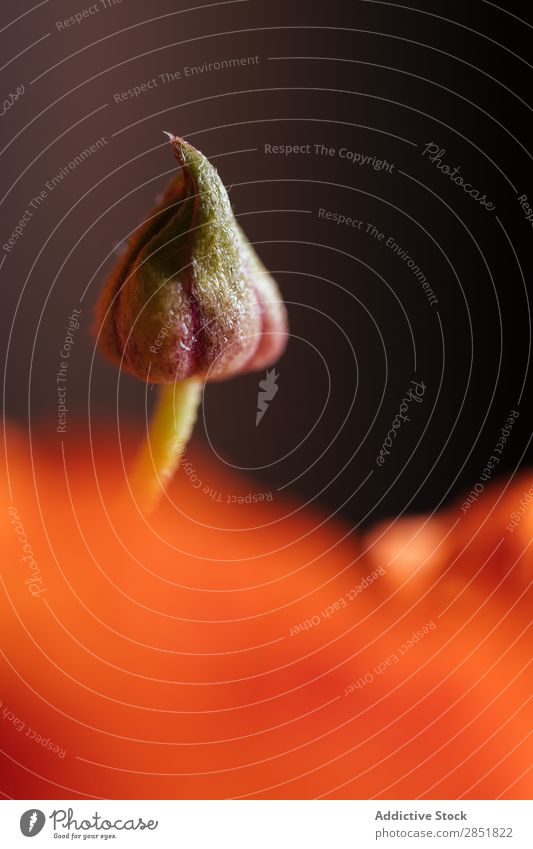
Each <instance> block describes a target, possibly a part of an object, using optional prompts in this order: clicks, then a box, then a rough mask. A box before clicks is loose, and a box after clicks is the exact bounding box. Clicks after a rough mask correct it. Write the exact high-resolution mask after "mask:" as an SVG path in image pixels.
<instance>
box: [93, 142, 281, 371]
mask: <svg viewBox="0 0 533 849" xmlns="http://www.w3.org/2000/svg"><path fill="white" fill-rule="evenodd" d="M169 137H170V141H171V144H172V148H173V151H174V155H175V156H176V159H177V160H178V162H179V165H180V168H179V171H178V173H177V174H176V176H175V177H174V178H173V179H172V180H171V182H170V183H169V185H168V187H167V190H166V192H165V194H164V196H163V198H162V200H161V203H160V204H159V206H157V207H156V209H155V210H154V211H153V213H152V214H151V215H150V217H149V218H148V219H147V221H146V222H145V223H144V224H143V225H142V226H141V227H139V229H138V230H137V231H136V232H135V234H134V236H133V237H132V239H131V240H130V242H129V245H128V249H127V251H126V253H125V254H124V256H123V257H122V259H121V262H120V263H119V265H118V267H117V268H116V269H115V271H114V272H113V274H112V275H111V277H110V278H109V280H108V282H107V284H106V286H105V287H104V291H103V292H102V295H101V298H100V301H99V304H98V307H97V328H96V329H97V331H99V340H98V341H99V345H100V347H101V349H102V350H103V352H104V353H105V354H106V355H107V356H108V357H109V358H110V359H112V360H113V361H114V362H115V363H117V365H120V367H121V368H124V369H125V370H126V371H128V372H130V373H132V374H134V375H136V376H137V377H139V378H141V379H143V380H149V381H150V382H152V383H171V382H174V381H175V380H184V379H186V378H190V377H197V378H201V379H204V380H210V379H211V380H212V379H221V378H225V377H229V376H230V375H232V374H236V373H242V372H246V371H253V370H256V369H263V368H266V367H267V366H269V365H271V364H272V363H273V362H275V361H276V360H277V359H278V357H279V356H280V355H281V353H282V352H283V350H284V348H285V345H286V340H287V317H286V312H285V308H284V306H283V303H282V301H281V298H280V294H279V291H278V288H277V286H276V283H275V282H274V280H273V279H272V277H270V275H269V274H268V272H267V271H266V270H265V268H264V267H263V265H262V264H261V262H260V260H259V258H258V257H257V255H256V254H255V251H254V250H253V248H252V246H251V245H250V243H249V242H248V240H247V238H246V236H245V235H244V233H243V232H242V230H241V229H240V227H239V225H238V224H237V222H236V220H235V217H234V215H233V212H232V209H231V205H230V202H229V198H228V194H227V192H226V190H225V188H224V186H223V184H222V181H221V180H220V177H219V176H218V174H217V172H216V170H215V168H214V167H213V166H212V165H211V163H210V162H208V160H207V159H206V158H205V156H203V155H202V154H201V153H200V152H199V151H198V150H196V149H195V148H194V147H192V145H190V144H188V143H187V142H185V141H183V139H180V138H177V137H176V136H172V135H170V134H169Z"/></svg>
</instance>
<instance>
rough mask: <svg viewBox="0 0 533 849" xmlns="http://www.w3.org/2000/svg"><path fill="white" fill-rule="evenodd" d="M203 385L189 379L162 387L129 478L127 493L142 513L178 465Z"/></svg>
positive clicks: (154, 502) (154, 504)
mask: <svg viewBox="0 0 533 849" xmlns="http://www.w3.org/2000/svg"><path fill="white" fill-rule="evenodd" d="M202 388H203V382H202V381H201V380H198V379H197V378H189V379H188V380H181V381H178V382H176V383H170V384H164V385H162V386H161V388H160V390H159V398H158V401H157V407H156V409H155V411H154V414H153V417H152V420H151V422H150V430H149V432H148V435H147V438H146V441H145V443H144V444H143V446H142V448H141V450H140V452H139V454H138V456H137V459H136V460H135V463H134V465H133V468H132V470H131V474H130V475H129V485H130V490H131V493H132V495H133V498H134V499H135V501H136V503H137V505H138V506H139V507H140V509H141V510H142V512H143V513H145V514H149V513H152V512H153V511H154V510H155V508H156V507H157V505H158V503H159V499H160V498H161V496H162V494H163V492H164V491H165V490H166V488H167V486H168V485H169V483H170V481H171V480H172V477H173V475H174V472H175V470H176V468H177V466H178V465H179V462H180V459H181V455H182V454H183V450H184V448H185V446H186V445H187V442H188V441H189V438H190V436H191V433H192V429H193V427H194V423H195V421H196V415H197V411H198V405H199V403H200V399H201V395H202Z"/></svg>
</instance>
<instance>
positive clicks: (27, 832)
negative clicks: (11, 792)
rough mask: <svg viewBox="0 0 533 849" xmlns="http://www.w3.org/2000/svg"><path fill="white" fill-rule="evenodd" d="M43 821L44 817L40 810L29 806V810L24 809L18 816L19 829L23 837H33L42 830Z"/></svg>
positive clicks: (44, 820)
mask: <svg viewBox="0 0 533 849" xmlns="http://www.w3.org/2000/svg"><path fill="white" fill-rule="evenodd" d="M45 822H46V817H45V815H44V814H43V812H42V811H39V810H38V809H37V808H30V810H29V811H24V813H23V814H22V816H21V818H20V830H21V832H22V833H23V835H24V837H35V835H36V834H39V832H40V831H41V830H42V828H43V826H44V824H45Z"/></svg>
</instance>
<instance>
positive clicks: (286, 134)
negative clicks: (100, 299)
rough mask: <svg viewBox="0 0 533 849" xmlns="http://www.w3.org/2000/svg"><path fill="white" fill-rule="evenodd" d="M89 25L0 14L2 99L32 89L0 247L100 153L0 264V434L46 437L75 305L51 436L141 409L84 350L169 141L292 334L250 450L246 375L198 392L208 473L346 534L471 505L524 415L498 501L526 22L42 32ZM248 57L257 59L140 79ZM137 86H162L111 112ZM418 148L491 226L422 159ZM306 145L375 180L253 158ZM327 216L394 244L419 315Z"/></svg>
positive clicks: (252, 407) (52, 7)
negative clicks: (208, 172)
mask: <svg viewBox="0 0 533 849" xmlns="http://www.w3.org/2000/svg"><path fill="white" fill-rule="evenodd" d="M89 6H90V4H89V3H86V2H84V0H80V2H79V3H67V2H60V0H49V2H45V3H42V4H33V8H32V6H31V5H30V4H29V3H21V4H17V5H16V6H15V4H4V5H3V7H2V16H3V23H2V26H4V29H3V30H2V32H1V33H0V38H1V39H2V43H3V54H2V55H3V56H4V57H5V58H4V62H7V63H8V64H7V65H5V66H4V68H3V70H2V79H3V92H4V95H3V96H4V97H8V96H9V93H10V92H14V91H15V89H16V87H17V86H19V85H21V84H22V85H24V87H25V91H24V94H23V96H22V97H21V98H19V100H18V101H17V102H16V103H14V104H13V106H12V107H11V108H10V109H8V110H7V112H6V114H5V115H4V116H3V117H2V119H1V120H2V130H3V139H2V172H1V173H2V184H3V185H2V196H3V202H2V240H1V241H2V244H4V243H5V242H6V241H7V239H8V238H9V235H10V233H11V232H12V230H13V229H14V227H15V226H16V225H17V223H18V221H19V219H20V218H21V216H22V215H23V213H24V210H25V209H26V208H27V207H28V204H29V202H30V200H31V198H32V196H33V195H34V194H36V193H37V192H38V191H40V190H41V189H42V188H43V187H44V185H45V183H46V181H47V180H50V179H51V178H52V177H53V176H54V175H55V174H57V173H58V172H59V171H60V170H61V168H62V167H64V166H66V165H67V164H68V162H69V161H70V160H72V159H73V157H74V156H75V155H77V154H78V153H79V152H80V151H82V150H83V149H84V148H85V147H87V146H88V145H89V144H91V143H93V142H94V141H95V140H96V139H98V138H99V137H101V136H104V137H105V138H106V140H107V142H108V143H107V144H106V145H105V146H104V147H103V149H102V150H100V151H99V152H97V153H95V154H94V155H93V156H91V157H90V158H89V159H87V160H86V161H85V162H83V163H82V164H81V165H80V166H79V167H77V168H76V169H75V170H73V171H72V172H71V173H69V174H68V175H67V176H66V177H65V179H64V180H63V181H62V182H61V184H60V185H59V186H57V187H56V188H55V189H54V190H53V191H52V192H49V193H48V195H47V197H46V198H45V200H44V202H43V204H42V205H41V206H40V207H39V209H38V210H36V211H35V214H34V215H33V217H32V218H31V220H30V222H29V223H28V225H27V226H26V228H25V230H24V235H23V236H22V238H20V239H19V240H18V241H17V243H16V245H15V247H14V248H13V250H12V251H10V252H9V253H6V252H5V251H4V250H2V259H3V265H2V269H1V276H2V298H3V300H2V303H3V308H2V310H1V314H0V320H1V323H2V338H3V339H5V348H4V352H3V353H4V358H5V363H6V366H5V371H4V399H5V410H6V414H7V416H8V417H11V418H13V417H15V418H17V419H19V420H21V421H23V422H26V423H28V424H29V425H30V426H31V428H32V432H34V428H35V427H37V426H38V423H39V422H40V421H41V420H46V421H48V422H49V423H50V422H51V427H52V428H53V429H55V419H56V418H57V413H56V406H57V398H56V383H55V375H56V372H57V369H58V362H59V359H60V357H59V350H60V349H61V345H62V342H63V339H64V336H65V325H66V322H67V319H68V316H69V315H70V313H71V311H72V309H73V308H74V307H77V308H81V309H82V316H81V328H80V330H79V331H78V334H77V336H76V342H75V349H74V351H73V353H72V357H71V362H70V367H69V368H70V371H69V379H68V405H69V410H70V412H69V416H70V421H73V417H74V416H76V417H77V418H81V419H82V420H83V421H84V422H85V423H87V422H88V421H89V418H91V421H93V420H96V419H98V418H104V419H106V420H107V421H108V422H109V426H110V427H111V426H117V424H118V425H119V426H122V424H123V423H124V420H125V418H126V417H134V416H135V417H138V418H139V420H142V418H143V417H144V415H145V395H146V392H145V387H144V386H143V385H142V384H141V383H139V382H138V381H136V380H135V379H133V378H130V377H128V376H127V375H125V374H121V375H119V374H118V372H117V370H116V369H115V368H114V367H113V366H112V365H109V364H108V363H107V362H106V361H105V360H104V359H102V357H101V356H100V354H98V353H96V355H95V352H94V343H93V339H92V337H91V332H90V328H91V324H92V321H93V308H94V303H95V301H96V298H97V294H98V291H99V289H100V287H101V285H102V283H103V281H104V279H105V277H106V274H107V273H108V272H109V271H110V270H111V268H112V266H113V263H114V262H115V261H116V254H115V250H116V245H117V244H118V243H120V242H121V241H122V240H124V239H125V238H127V236H128V234H129V233H130V232H131V231H132V230H133V229H134V228H135V227H136V226H137V224H139V223H140V222H141V221H142V220H143V218H144V216H145V215H146V214H147V213H148V212H149V211H150V209H151V207H152V206H153V205H154V201H155V198H156V197H157V195H158V194H159V193H160V192H161V191H162V189H163V188H164V186H165V183H166V181H167V179H168V178H169V176H170V174H171V173H172V171H173V167H174V163H173V159H172V157H171V154H170V151H169V149H168V144H167V142H166V140H165V138H164V136H163V135H162V132H161V131H162V130H171V131H173V132H175V133H176V134H178V135H182V136H185V137H186V138H187V139H188V140H190V141H191V142H192V143H193V144H195V145H196V146H197V147H199V148H200V149H201V150H202V151H203V152H204V153H205V154H206V155H207V156H208V157H210V158H211V159H212V161H213V163H214V164H215V165H216V167H217V168H218V169H219V172H220V174H221V176H222V178H223V180H224V182H225V183H226V185H227V186H230V187H231V189H230V197H231V199H232V202H233V205H234V209H235V212H236V214H237V215H238V216H239V220H240V221H241V224H242V225H243V227H244V228H245V230H246V232H247V234H248V236H249V238H250V239H251V241H252V242H253V243H255V244H256V247H257V250H258V252H259V254H260V256H261V257H262V259H263V261H264V263H265V264H266V266H267V267H268V268H269V269H270V270H272V271H273V272H274V273H275V276H276V278H277V280H278V282H279V284H280V287H281V289H282V292H283V296H284V298H285V300H286V301H287V303H288V309H289V314H290V324H291V334H292V336H291V341H290V344H289V347H288V349H287V352H286V354H285V355H284V356H283V358H282V359H281V360H280V362H279V364H278V366H277V371H278V372H279V380H278V385H279V391H278V394H277V396H276V397H275V399H274V401H273V402H272V404H271V406H270V408H269V409H268V411H267V413H266V414H265V416H264V418H263V420H262V421H261V423H260V425H259V427H257V428H256V427H255V413H256V405H257V392H258V380H259V379H261V378H262V377H263V375H262V374H259V375H255V374H254V375H248V376H246V377H242V378H237V379H235V380H232V381H229V382H225V383H221V384H216V385H211V386H209V387H208V390H207V393H206V397H205V403H204V420H203V422H201V423H200V425H199V427H198V428H197V434H198V438H199V439H202V438H203V440H204V441H207V450H208V451H209V452H211V451H214V452H215V453H216V454H217V455H218V456H220V457H221V458H222V460H223V461H224V462H226V463H228V464H229V465H230V466H235V467H237V468H244V469H248V470H250V474H252V475H253V476H254V477H255V478H256V480H257V481H258V483H259V484H260V486H261V487H262V488H264V489H266V488H269V489H272V490H273V491H274V490H277V489H278V488H283V489H285V490H286V489H288V490H290V491H292V492H293V493H296V494H298V493H299V494H300V495H303V496H304V497H305V498H306V499H315V498H318V500H319V502H321V503H323V504H326V505H328V506H329V507H331V508H333V510H340V511H341V513H342V515H344V516H345V517H347V518H348V519H349V520H350V521H351V522H353V523H354V524H355V523H358V522H368V521H371V520H374V519H376V518H377V517H379V516H384V515H396V514H399V513H401V512H403V511H404V510H407V511H414V510H426V509H436V508H437V507H438V506H439V505H441V504H443V503H447V502H448V501H450V499H452V498H453V497H456V496H457V495H458V494H459V492H460V491H462V490H464V491H469V490H470V489H471V488H472V486H474V485H475V484H476V482H477V481H478V480H479V477H480V474H481V473H482V471H483V468H484V466H485V463H486V461H487V459H488V458H489V457H490V455H491V454H492V450H493V447H494V445H495V444H496V442H497V440H498V438H499V435H500V429H501V427H502V426H503V425H504V423H505V420H506V419H507V416H508V415H509V411H510V410H511V409H514V410H519V412H520V417H519V419H518V421H517V423H516V425H515V426H514V428H513V431H512V436H511V438H510V439H509V441H508V442H507V444H506V447H505V451H504V454H503V456H502V459H501V463H500V465H499V470H498V471H499V475H500V476H503V477H504V478H505V479H508V478H510V477H511V476H512V474H513V473H514V471H515V469H516V468H517V466H520V465H523V464H524V463H525V462H527V454H526V455H525V454H524V452H525V450H526V447H527V444H528V440H529V431H530V427H529V415H528V412H529V411H528V399H527V396H526V392H525V391H524V381H525V376H526V369H527V364H528V352H529V345H530V311H529V302H528V299H527V295H526V290H525V284H527V283H528V282H529V280H530V278H531V271H532V256H531V236H532V232H533V231H532V227H531V223H528V222H527V221H525V220H524V214H523V212H522V210H521V209H520V205H519V203H518V200H517V198H518V196H519V195H521V194H522V193H526V194H527V195H528V196H529V198H530V202H531V203H532V205H533V184H532V180H531V177H532V173H533V169H532V156H531V153H530V129H529V128H530V126H531V107H530V106H529V105H528V101H529V99H530V93H531V65H530V64H529V60H530V59H531V55H530V50H529V46H530V43H531V21H529V22H528V21H526V20H523V19H521V18H523V16H524V14H527V9H526V11H524V9H525V4H521V3H518V2H516V0H515V2H511V3H507V4H505V9H504V8H503V7H502V8H498V7H497V6H496V5H495V4H493V3H489V2H481V0H478V1H477V2H474V1H473V2H471V3H463V4H459V3H457V4H450V3H446V2H422V0H419V2H418V4H417V7H416V8H415V7H414V6H407V5H404V6H399V5H396V4H394V3H381V2H353V3H346V2H342V3H341V2H329V3H310V2H309V0H305V2H286V0H284V1H283V2H282V0H275V2H268V3H266V2H261V1H260V0H245V2H228V3H214V4H210V5H205V4H203V6H202V4H200V3H195V2H194V0H187V2H186V3H185V2H181V0H180V2H171V0H155V2H151V3H145V2H140V0H122V3H120V4H119V3H117V4H116V5H113V4H110V6H109V8H107V9H104V8H103V7H102V6H101V5H100V6H99V11H98V12H97V13H95V14H93V15H91V16H90V17H88V18H86V19H84V20H83V21H82V23H80V24H75V25H73V26H71V27H69V28H68V29H65V30H64V31H59V30H58V28H57V26H56V22H57V21H60V20H61V19H63V18H67V17H68V16H69V15H72V14H75V13H76V12H78V11H81V10H82V9H84V8H85V9H88V8H89ZM185 9H186V10H185ZM30 10H31V11H30ZM182 10H184V11H182ZM26 12H27V14H25V13H26ZM19 16H20V17H19ZM518 16H520V17H518ZM452 18H453V20H452ZM532 20H533V19H532ZM244 56H258V57H259V62H258V63H257V64H254V65H245V66H242V67H239V68H237V69H226V70H220V71H216V70H212V71H211V72H205V73H203V74H198V75H195V76H193V77H189V78H186V77H184V76H182V78H181V79H179V80H176V81H174V82H168V83H167V84H165V85H163V84H162V82H161V80H160V79H159V74H163V73H165V72H173V73H174V72H176V71H177V70H181V71H182V72H183V69H184V67H185V66H193V65H202V64H203V63H204V62H215V61H220V60H222V59H228V58H231V57H244ZM152 78H156V79H157V81H158V86H157V87H154V88H152V89H150V90H149V91H147V92H145V93H143V94H141V95H140V96H139V97H138V98H131V99H128V100H127V101H125V102H119V103H116V102H115V99H114V94H115V93H117V92H121V91H124V90H126V89H129V88H131V87H132V86H134V85H140V84H141V83H143V82H147V81H148V80H150V79H152ZM429 142H435V143H437V144H438V145H439V146H440V147H441V148H444V149H445V151H446V153H445V155H444V157H443V161H444V162H446V163H447V164H449V165H450V166H452V167H454V166H456V165H459V166H460V168H461V173H462V174H463V175H464V176H465V179H467V180H468V181H469V182H470V183H472V184H473V186H475V187H476V188H479V189H480V191H481V194H483V193H485V194H486V196H487V198H489V199H490V200H491V201H492V202H493V203H494V204H495V207H496V208H495V210H493V211H488V210H486V209H485V208H484V207H482V206H481V205H480V204H479V203H478V202H477V201H475V200H474V199H472V198H470V197H468V196H467V195H465V193H464V192H463V191H462V190H461V189H460V188H459V187H457V186H456V185H454V184H453V183H452V182H451V181H450V180H449V178H448V177H446V176H445V175H444V174H442V173H441V172H440V171H438V170H437V168H436V167H435V166H434V165H432V164H431V163H430V162H429V160H428V158H427V157H423V156H422V151H423V148H424V146H425V145H426V144H427V143H429ZM315 143H316V144H324V145H326V146H327V147H328V148H329V147H333V148H335V149H336V151H338V150H339V149H340V148H342V147H346V148H348V149H349V150H352V151H356V152H358V153H361V154H370V155H375V156H376V157H377V158H381V159H386V160H388V162H390V163H392V164H393V165H394V168H393V170H392V173H388V172H387V171H376V170H374V169H372V168H369V167H368V166H360V165H357V164H355V165H352V164H351V162H349V161H348V160H346V159H341V158H340V157H339V156H338V155H335V156H333V157H329V156H320V155H318V156H317V155H315V154H314V153H312V154H310V155H303V154H300V155H291V156H287V157H285V156H281V155H266V154H265V152H264V146H265V144H273V145H276V144H277V145H287V144H311V146H313V145H314V144H315ZM312 149H313V148H312ZM320 208H325V209H328V210H331V211H334V212H338V213H340V214H344V215H347V216H352V217H354V218H358V219H361V220H363V221H364V222H365V226H366V222H372V223H373V224H374V225H375V226H376V227H377V228H378V229H379V230H380V231H382V232H384V233H385V238H387V237H388V236H392V237H393V238H394V240H395V241H396V242H397V243H398V244H399V245H400V246H401V247H402V248H403V249H405V250H406V251H407V252H408V253H409V254H410V256H411V257H412V258H413V259H414V261H415V262H416V264H417V265H418V266H419V267H420V269H422V271H423V272H424V274H425V276H426V277H427V279H428V281H429V283H430V285H431V288H432V290H433V292H434V293H435V295H436V296H437V298H438V303H437V304H435V305H433V306H432V305H431V304H430V303H429V302H428V299H427V297H426V295H425V293H424V291H423V289H422V287H421V286H420V284H419V283H418V282H417V281H416V279H415V277H414V276H413V273H412V271H410V270H409V269H408V268H407V267H406V265H405V263H403V262H402V261H401V260H400V259H399V258H398V257H397V256H396V255H394V253H393V252H392V251H390V250H389V249H387V248H386V247H385V246H384V244H383V242H381V243H380V242H378V241H377V240H375V239H373V238H371V237H370V236H369V235H368V234H367V233H366V232H364V231H357V230H354V229H352V228H350V227H347V226H345V225H336V224H335V223H334V222H332V221H324V220H321V219H320V218H319V217H318V210H319V209H320ZM80 299H81V304H80ZM412 379H416V380H419V381H423V382H424V384H425V385H426V387H427V389H426V391H425V394H424V397H423V403H421V404H418V405H416V409H415V408H414V407H415V405H414V404H412V405H411V407H412V408H413V409H412V411H411V413H410V416H411V421H410V422H408V423H405V424H404V425H403V426H402V428H401V430H399V431H398V436H397V438H396V440H395V442H394V445H393V449H392V451H391V455H390V457H388V458H387V462H386V463H385V465H384V466H383V467H382V468H379V467H378V466H377V465H376V462H375V458H376V455H377V453H378V451H379V449H380V447H381V445H382V444H383V440H384V438H385V437H386V434H387V431H388V430H389V428H390V427H391V423H392V419H393V418H394V416H395V415H396V413H397V412H398V409H399V405H400V402H401V399H402V396H403V395H404V394H405V391H406V390H407V388H408V387H409V385H410V381H411V380H412ZM154 395H155V393H154V392H149V393H148V397H149V399H150V398H153V397H154ZM117 412H118V414H119V415H118V416H117ZM41 426H43V425H41ZM58 438H60V437H59V435H58Z"/></svg>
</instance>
